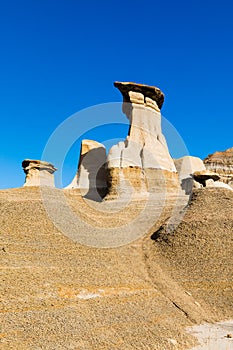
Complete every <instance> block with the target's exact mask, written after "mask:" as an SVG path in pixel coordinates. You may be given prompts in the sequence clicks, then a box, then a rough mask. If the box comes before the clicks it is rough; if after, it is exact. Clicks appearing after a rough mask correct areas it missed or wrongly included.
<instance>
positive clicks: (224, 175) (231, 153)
mask: <svg viewBox="0 0 233 350" xmlns="http://www.w3.org/2000/svg"><path fill="white" fill-rule="evenodd" d="M204 163H205V166H206V169H208V170H211V171H214V172H216V173H218V174H219V176H220V180H221V181H222V182H225V183H226V184H228V185H230V186H231V187H232V188H233V147H232V148H229V149H227V150H226V151H222V152H215V153H213V154H210V155H208V157H207V158H205V159H204Z"/></svg>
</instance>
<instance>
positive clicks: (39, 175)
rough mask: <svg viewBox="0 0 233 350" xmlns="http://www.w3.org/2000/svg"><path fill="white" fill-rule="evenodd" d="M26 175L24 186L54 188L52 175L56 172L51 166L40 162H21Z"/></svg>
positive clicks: (28, 160) (26, 160)
mask: <svg viewBox="0 0 233 350" xmlns="http://www.w3.org/2000/svg"><path fill="white" fill-rule="evenodd" d="M22 167H23V170H24V172H25V174H26V178H25V183H24V186H48V187H54V175H53V173H54V172H55V171H56V170H57V169H56V168H55V167H54V166H53V164H51V163H48V162H43V161H41V160H32V159H25V160H24V161H23V162H22Z"/></svg>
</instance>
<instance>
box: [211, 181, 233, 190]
mask: <svg viewBox="0 0 233 350" xmlns="http://www.w3.org/2000/svg"><path fill="white" fill-rule="evenodd" d="M206 187H222V188H226V189H227V190H231V191H233V188H232V187H231V186H230V185H228V184H226V183H225V182H222V181H213V180H207V181H206Z"/></svg>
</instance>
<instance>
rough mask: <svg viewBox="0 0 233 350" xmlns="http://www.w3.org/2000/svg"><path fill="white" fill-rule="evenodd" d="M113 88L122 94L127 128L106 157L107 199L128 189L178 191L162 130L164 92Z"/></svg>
mask: <svg viewBox="0 0 233 350" xmlns="http://www.w3.org/2000/svg"><path fill="white" fill-rule="evenodd" d="M114 85H115V86H116V87H117V88H118V89H119V90H120V91H121V93H122V95H123V98H124V103H123V112H124V113H125V114H126V116H127V117H128V119H129V121H130V127H129V133H128V136H127V138H126V140H125V141H124V142H120V143H118V144H117V145H115V146H113V147H112V148H111V149H110V151H109V154H108V158H107V167H108V186H109V196H110V195H112V196H114V195H116V194H120V193H121V191H122V192H125V191H129V187H130V186H131V187H132V190H134V191H136V192H145V191H146V192H147V191H149V192H151V191H152V192H156V191H164V190H166V191H169V189H170V190H172V191H173V190H174V188H175V187H176V188H178V174H177V171H176V168H175V165H174V162H173V160H172V158H171V156H170V154H169V151H168V147H167V143H166V140H165V137H164V136H163V134H162V130H161V113H160V108H161V107H162V104H163V101H164V95H163V93H162V92H161V91H160V90H159V89H158V88H156V87H153V86H147V85H142V84H135V83H121V82H115V83H114ZM156 172H157V173H158V172H159V174H160V175H159V177H158V176H157V175H158V174H156ZM153 173H154V174H153ZM170 173H171V174H170ZM168 174H169V175H168ZM161 181H162V182H163V186H161ZM175 184H176V185H175Z"/></svg>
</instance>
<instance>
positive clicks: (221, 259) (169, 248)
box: [152, 188, 233, 318]
mask: <svg viewBox="0 0 233 350" xmlns="http://www.w3.org/2000/svg"><path fill="white" fill-rule="evenodd" d="M152 239H153V240H154V248H155V247H156V249H157V252H159V254H160V255H161V257H162V260H163V261H164V265H163V266H164V269H165V270H166V271H169V274H170V275H171V277H172V278H173V279H174V280H176V281H179V283H180V284H181V285H182V286H183V287H184V288H185V289H186V290H187V291H190V292H191V294H192V295H194V296H195V297H196V298H198V300H199V303H200V304H201V305H203V304H206V305H208V307H209V310H212V311H213V313H214V314H215V315H216V316H218V317H219V318H224V317H231V318H232V317H233V308H232V307H231V305H232V303H233V298H232V288H233V285H232V276H233V264H232V253H233V193H232V192H231V191H228V190H225V189H223V188H218V189H216V188H202V189H196V190H194V192H193V195H192V200H191V203H190V206H189V207H188V209H187V211H186V213H185V215H184V218H183V220H182V222H181V223H180V224H179V225H178V227H174V226H173V225H171V224H169V223H168V224H165V225H164V226H162V227H161V228H160V229H159V230H158V231H157V232H156V233H155V234H154V235H153V236H152ZM202 303H203V304H202Z"/></svg>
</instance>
